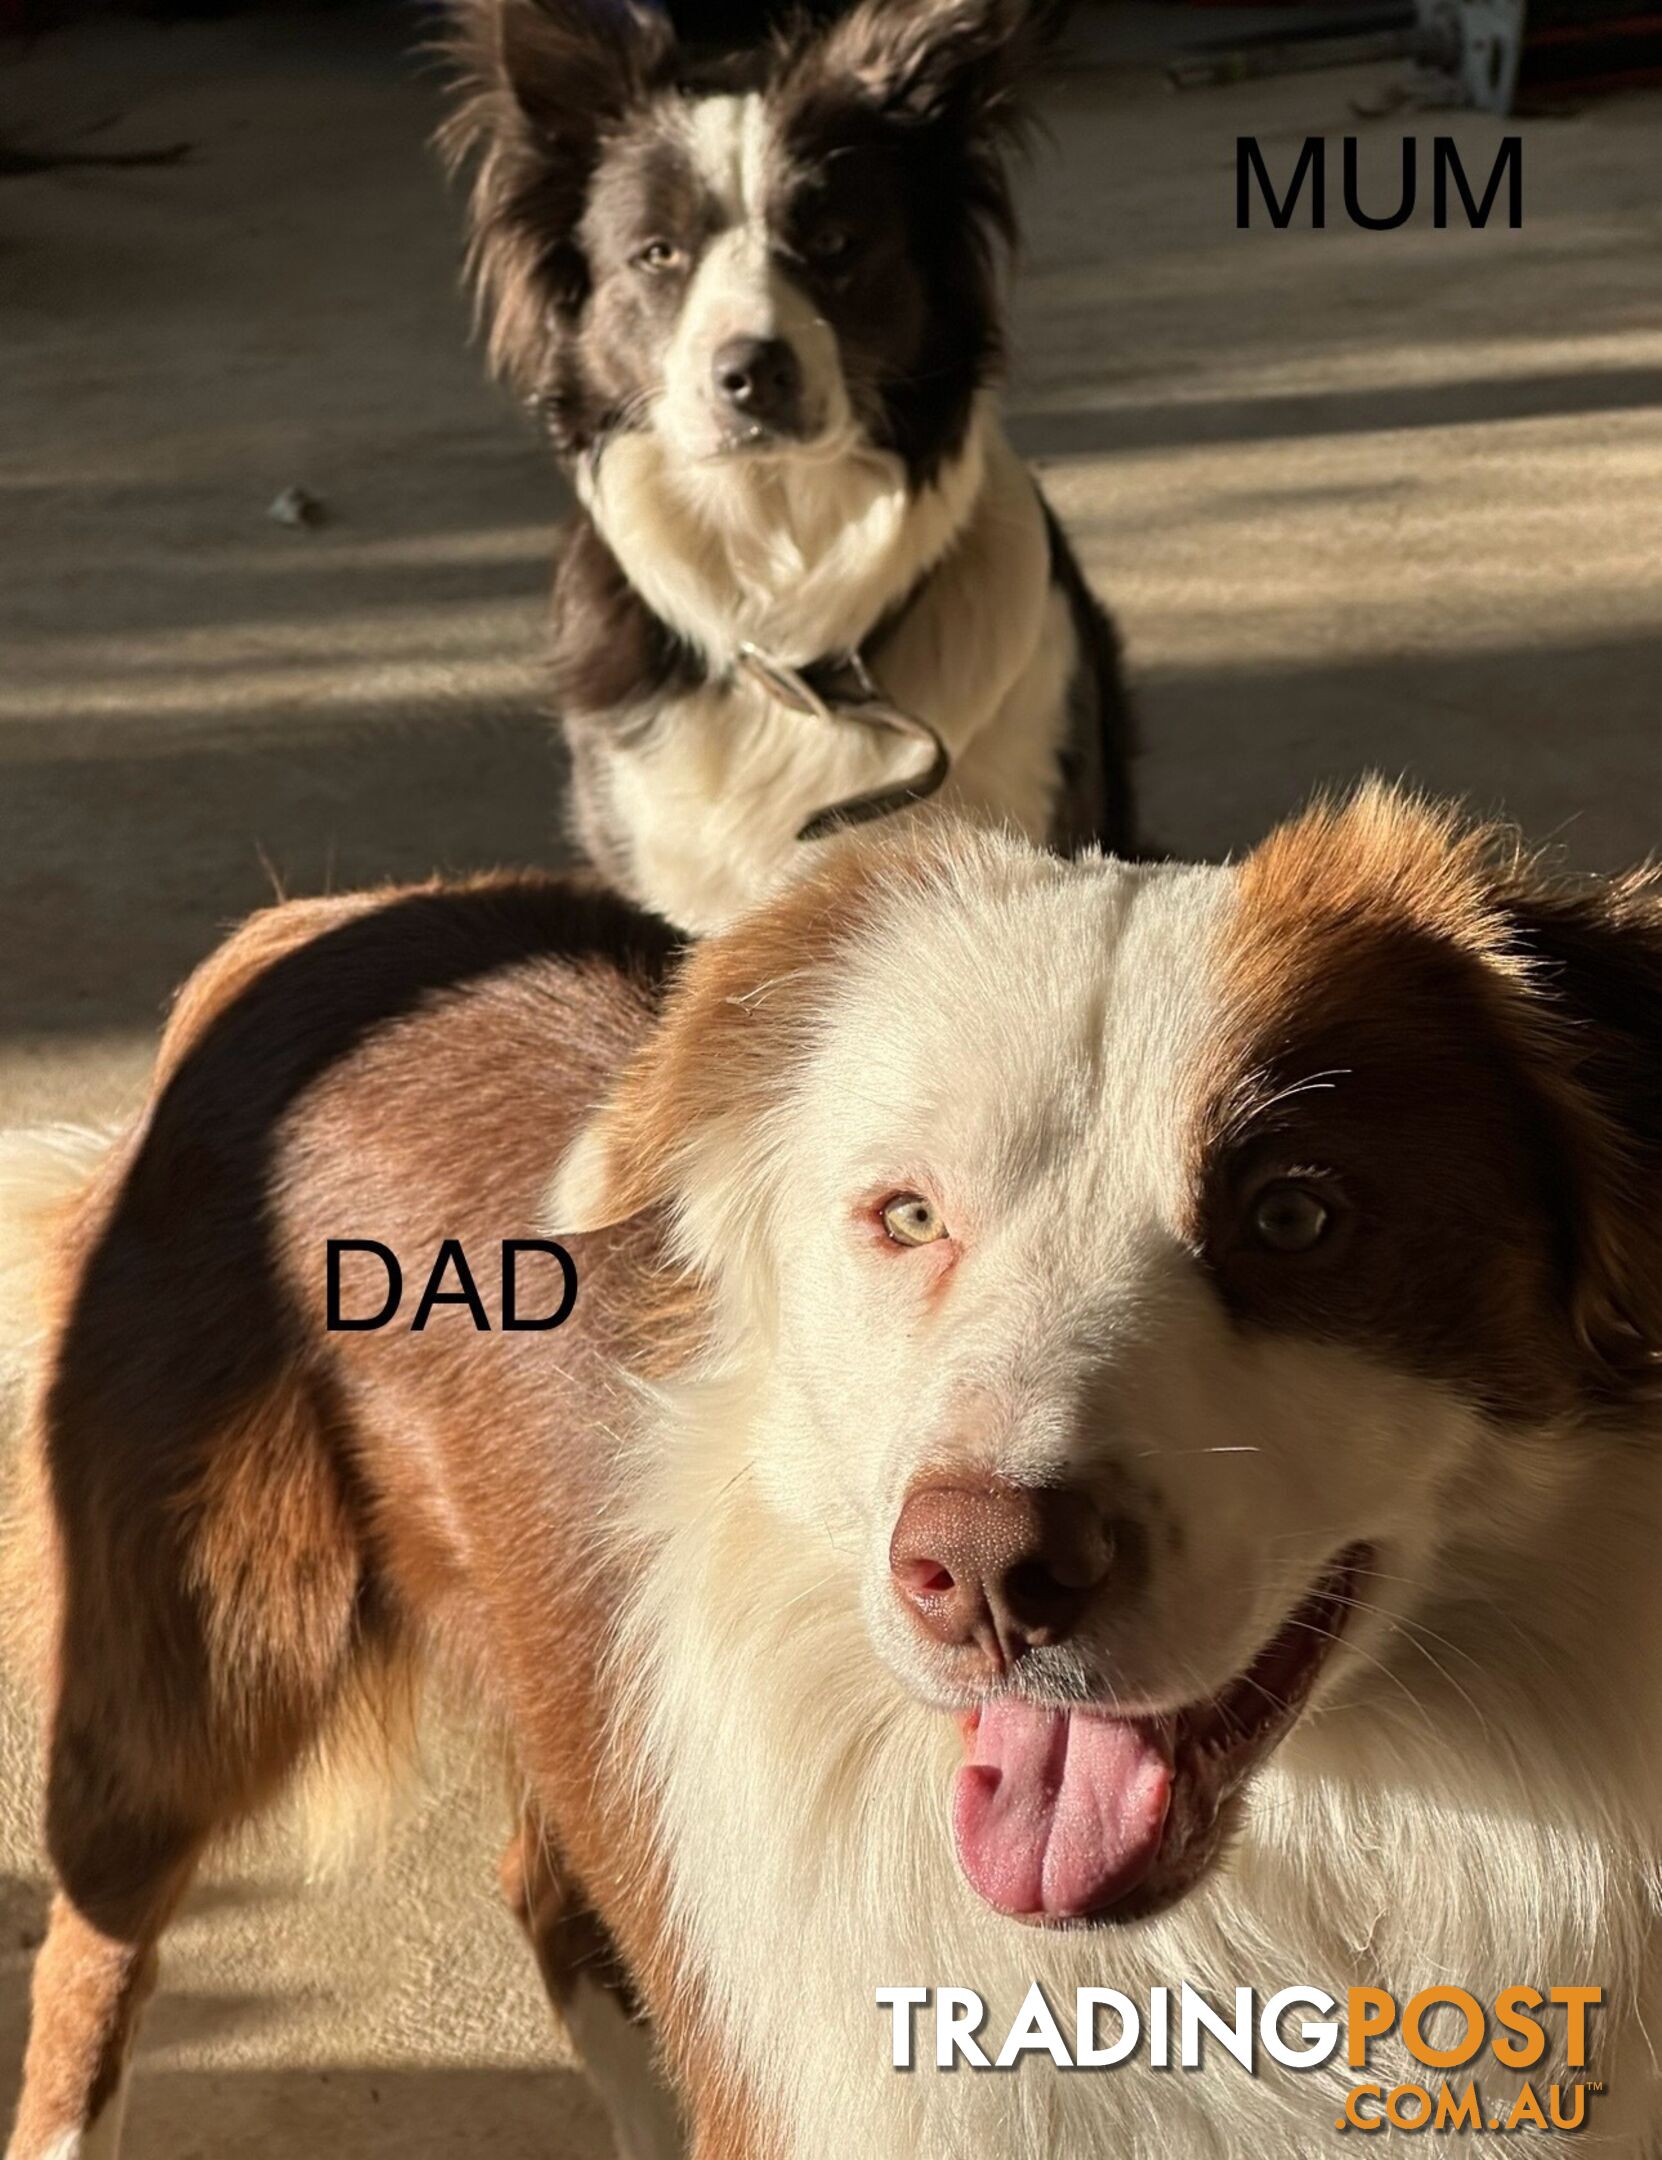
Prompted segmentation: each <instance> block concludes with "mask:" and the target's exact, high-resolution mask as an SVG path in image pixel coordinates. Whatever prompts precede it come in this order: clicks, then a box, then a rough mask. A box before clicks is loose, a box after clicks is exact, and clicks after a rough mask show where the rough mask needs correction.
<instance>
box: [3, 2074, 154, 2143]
mask: <svg viewBox="0 0 1662 2160" xmlns="http://www.w3.org/2000/svg"><path fill="white" fill-rule="evenodd" d="M131 2082H132V2078H131V2072H130V2071H129V2070H123V2072H122V2073H121V2083H120V2084H119V2085H118V2086H117V2088H116V2090H115V2093H114V2095H113V2096H112V2098H111V2099H110V2100H109V2102H108V2103H107V2105H106V2106H105V2108H104V2111H103V2113H102V2114H101V2115H100V2116H99V2118H98V2120H97V2121H96V2122H95V2123H94V2124H93V2125H92V2126H91V2128H90V2129H85V2130H81V2129H76V2130H66V2131H65V2132H64V2133H63V2135H62V2137H57V2138H54V2139H53V2140H52V2142H51V2144H50V2145H48V2146H46V2147H45V2149H44V2150H41V2149H39V2148H37V2149H36V2151H35V2152H33V2153H29V2154H26V2155H23V2156H21V2160H120V2154H121V2132H122V2126H123V2124H124V2123H125V2122H126V2119H127V2089H128V2086H129V2085H130V2084H131Z"/></svg>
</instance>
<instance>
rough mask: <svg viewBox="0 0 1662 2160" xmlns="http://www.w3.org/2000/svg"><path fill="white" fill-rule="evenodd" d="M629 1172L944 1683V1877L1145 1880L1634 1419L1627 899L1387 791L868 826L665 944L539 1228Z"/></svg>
mask: <svg viewBox="0 0 1662 2160" xmlns="http://www.w3.org/2000/svg"><path fill="white" fill-rule="evenodd" d="M661 1200H667V1201H668V1202H669V1203H670V1204H671V1206H672V1208H673V1209H674V1211H675V1219H676V1221H677V1223H678V1235H679V1237H680V1239H681V1241H682V1245H683V1247H684V1249H685V1251H686V1253H687V1254H688V1256H689V1257H690V1258H691V1259H692V1260H693V1261H695V1262H696V1264H698V1265H699V1266H700V1267H702V1268H703V1269H705V1270H706V1271H707V1273H708V1275H709V1276H710V1278H711V1280H712V1283H713V1286H714V1290H715V1294H716V1299H717V1304H718V1309H719V1311H720V1313H721V1315H722V1320H721V1328H722V1333H723V1335H724V1337H725V1340H726V1342H727V1344H728V1345H729V1348H730V1351H731V1354H732V1355H733V1356H735V1357H736V1358H738V1359H739V1360H740V1361H742V1362H743V1363H744V1364H745V1366H746V1367H747V1369H748V1370H750V1371H751V1372H752V1373H753V1374H754V1375H756V1380H757V1400H758V1401H760V1402H763V1403H765V1409H764V1410H760V1411H758V1413H757V1416H756V1422H755V1432H754V1435H753V1449H754V1465H753V1466H754V1471H755V1476H756V1479H757V1480H758V1481H759V1483H760V1486H761V1489H762V1491H763V1492H764V1494H765V1496H766V1502H767V1505H768V1506H769V1507H770V1508H771V1509H773V1510H774V1511H776V1513H777V1514H778V1516H779V1517H781V1518H782V1519H783V1520H784V1521H785V1522H786V1524H787V1525H788V1526H789V1527H790V1530H791V1532H793V1533H794V1534H796V1535H798V1536H799V1537H800V1539H801V1543H802V1552H803V1566H804V1570H805V1572H817V1571H819V1570H820V1568H821V1566H822V1562H823V1557H824V1555H825V1553H826V1551H827V1550H828V1549H829V1550H832V1551H834V1552H838V1553H844V1552H846V1553H849V1554H851V1555H854V1556H856V1558H855V1561H854V1563H853V1565H852V1567H851V1576H850V1581H849V1585H848V1594H849V1595H857V1596H858V1598H859V1600H860V1602H861V1605H862V1608H863V1613H864V1618H865V1623H866V1626H867V1629H868V1631H869V1636H870V1640H871V1643H872V1645H873V1647H874V1650H875V1653H876V1655H877V1657H878V1658H880V1659H881V1660H882V1661H883V1662H884V1663H885V1664H886V1665H887V1667H888V1669H889V1671H890V1672H891V1673H892V1675H893V1676H894V1679H895V1680H896V1681H897V1682H898V1683H899V1685H900V1686H901V1687H902V1688H904V1689H906V1690H909V1691H910V1692H911V1693H913V1694H914V1695H916V1696H919V1697H922V1698H924V1699H925V1700H927V1701H929V1702H932V1703H934V1704H936V1705H938V1706H939V1707H940V1709H941V1710H942V1711H943V1712H945V1713H948V1714H952V1715H956V1716H957V1717H958V1718H959V1719H960V1720H961V1721H962V1724H963V1727H964V1733H965V1744H966V1750H967V1759H966V1762H965V1766H964V1769H963V1771H962V1773H961V1776H960V1780H959V1785H958V1790H957V1794H956V1800H955V1828H956V1836H957V1843H958V1850H959V1855H960V1859H961V1861H962V1864H963V1867H964V1870H965V1872H966V1874H967V1875H968V1877H969V1879H970V1881H971V1882H972V1884H973V1885H974V1886H975V1888H976V1889H977V1890H979V1891H980V1892H981V1893H982V1895H983V1896H984V1897H985V1898H986V1899H988V1900H989V1901H990V1902H991V1903H992V1904H993V1905H994V1906H995V1907H997V1908H998V1909H1000V1910H1001V1911H1004V1912H1007V1913H1010V1914H1012V1915H1017V1916H1021V1917H1025V1918H1036V1919H1053V1920H1070V1919H1079V1918H1084V1917H1095V1916H1104V1915H1110V1914H1111V1915H1114V1916H1130V1915H1135V1914H1137V1913H1142V1912H1147V1911H1151V1910H1154V1909H1156V1908H1158V1907H1159V1906H1160V1905H1162V1904H1164V1903H1168V1902H1170V1901H1171V1900H1173V1899H1175V1898H1177V1897H1180V1896H1182V1895H1183V1894H1185V1893H1186V1892H1187V1891H1188V1890H1189V1889H1190V1888H1191V1887H1192V1886H1193V1885H1194V1883H1195V1882H1196V1881H1197V1880H1199V1878H1200V1877H1201V1875H1202V1874H1203V1873H1204V1872H1205V1870H1206V1869H1207V1867H1208V1866H1209V1865H1210V1863H1211V1861H1212V1860H1213V1858H1214V1856H1215V1855H1216V1853H1217V1852H1218V1850H1219V1849H1220V1846H1221V1844H1222V1842H1223V1840H1224V1838H1225V1836H1226V1834H1227V1831H1228V1829H1229V1827H1230V1824H1231V1820H1232V1818H1233V1815H1234V1812H1235V1803H1236V1798H1237V1795H1238V1794H1240V1793H1241V1792H1242V1790H1243V1789H1244V1787H1245V1786H1246V1784H1247V1782H1248V1781H1249V1780H1250V1778H1251V1777H1252V1775H1253V1774H1254V1772H1255V1770H1256V1769H1257V1768H1258V1766H1259V1765H1260V1764H1261V1763H1262V1762H1263V1760H1264V1758H1265V1757H1266V1755H1267V1754H1268V1753H1269V1751H1270V1750H1271V1749H1272V1748H1273V1747H1274V1746H1275V1745H1276V1743H1277V1742H1278V1741H1279V1740H1280V1739H1281V1738H1283V1736H1284V1735H1285V1734H1286V1733H1287V1732H1288V1730H1289V1729H1290V1728H1291V1727H1292V1725H1293V1724H1294V1722H1295V1721H1296V1720H1297V1719H1298V1718H1299V1717H1300V1715H1301V1714H1302V1712H1303V1711H1304V1710H1305V1708H1306V1707H1307V1705H1308V1704H1309V1703H1310V1702H1311V1700H1312V1699H1313V1698H1316V1697H1320V1698H1322V1699H1323V1700H1325V1701H1332V1700H1337V1699H1341V1698H1343V1697H1345V1696H1346V1695H1347V1693H1348V1694H1350V1695H1351V1696H1355V1695H1356V1694H1357V1693H1358V1692H1359V1691H1366V1690H1367V1689H1369V1688H1371V1687H1378V1688H1380V1689H1382V1690H1383V1692H1384V1694H1385V1695H1386V1696H1389V1695H1390V1694H1391V1693H1392V1691H1393V1690H1395V1691H1400V1690H1401V1688H1402V1687H1403V1686H1404V1685H1405V1684H1406V1685H1408V1686H1409V1687H1410V1688H1412V1686H1413V1685H1414V1684H1415V1683H1414V1679H1413V1674H1412V1670H1411V1669H1410V1673H1409V1678H1408V1680H1407V1682H1406V1683H1405V1681H1404V1679H1403V1674H1402V1670H1401V1659H1400V1657H1398V1655H1397V1650H1396V1646H1397V1644H1398V1643H1399V1642H1402V1641H1411V1640H1412V1639H1413V1631H1414V1629H1415V1627H1416V1624H1417V1616H1419V1624H1423V1616H1424V1615H1425V1614H1426V1613H1427V1611H1428V1610H1429V1609H1430V1608H1431V1607H1433V1606H1434V1605H1435V1603H1436V1601H1437V1600H1438V1599H1439V1598H1441V1597H1447V1596H1449V1595H1451V1594H1453V1593H1455V1592H1458V1593H1459V1594H1462V1595H1464V1596H1466V1597H1476V1598H1477V1599H1479V1600H1480V1601H1481V1600H1482V1599H1483V1598H1484V1596H1485V1595H1486V1594H1487V1587H1486V1586H1489V1587H1492V1586H1493V1585H1495V1584H1496V1583H1500V1584H1504V1583H1505V1580H1506V1576H1507V1572H1508V1571H1509V1570H1512V1571H1515V1570H1516V1568H1517V1566H1518V1561H1519V1555H1520V1554H1522V1553H1523V1552H1524V1551H1525V1550H1526V1549H1527V1548H1530V1544H1531V1541H1533V1549H1534V1550H1536V1551H1537V1552H1538V1551H1539V1550H1541V1549H1542V1547H1543V1544H1544V1543H1546V1542H1549V1541H1550V1534H1551V1522H1552V1514H1551V1510H1552V1509H1553V1507H1554V1505H1555V1504H1556V1496H1557V1495H1559V1493H1560V1491H1561V1486H1560V1484H1559V1480H1560V1479H1561V1478H1562V1476H1563V1475H1564V1474H1565V1469H1566V1465H1573V1462H1574V1459H1575V1456H1576V1453H1577V1448H1578V1444H1580V1443H1578V1440H1577V1434H1578V1432H1584V1431H1585V1430H1586V1428H1587V1427H1588V1426H1589V1425H1590V1424H1591V1423H1593V1422H1599V1421H1603V1422H1606V1423H1608V1422H1610V1421H1618V1422H1619V1421H1622V1420H1628V1421H1634V1420H1637V1419H1640V1418H1645V1417H1648V1418H1649V1419H1651V1420H1652V1421H1653V1422H1654V1418H1655V1410H1654V1407H1651V1408H1645V1407H1643V1406H1644V1405H1645V1404H1646V1403H1647V1402H1650V1403H1652V1404H1653V1403H1654V1390H1655V1386H1656V1383H1657V1380H1658V1377H1659V1372H1662V1367H1659V1364H1658V1357H1659V1345H1662V886H1659V885H1658V883H1657V882H1656V881H1654V880H1647V879H1643V878H1640V879H1635V880H1630V881H1627V882H1625V883H1609V882H1597V881H1590V882H1588V883H1586V884H1584V885H1567V884H1560V883H1554V882H1552V881H1550V880H1548V879H1546V878H1544V877H1542V876H1540V875H1538V874H1537V873H1536V872H1534V871H1533V870H1532V869H1531V868H1530V866H1529V865H1528V864H1527V863H1526V862H1524V861H1523V860H1522V859H1521V858H1519V857H1518V856H1517V855H1516V853H1515V852H1513V853H1508V852H1506V851H1505V850H1504V849H1503V848H1500V847H1498V846H1497V844H1496V843H1495V842H1494V841H1493V839H1492V838H1489V837H1485V836H1484V835H1481V834H1475V835H1474V834H1469V833H1466V832H1464V831H1462V830H1461V829H1460V828H1459V827H1458V826H1457V824H1456V823H1455V821H1454V820H1453V819H1452V818H1450V817H1447V816H1444V815H1440V814H1437V813H1433V812H1430V811H1427V810H1425V809H1423V808H1421V807H1418V806H1416V805H1414V804H1411V803H1408V802H1406V801H1403V800H1401V799H1399V798H1397V797H1394V796H1391V795H1389V794H1386V793H1384V792H1382V791H1370V792H1366V793H1364V794H1363V795H1361V796H1360V797H1358V798H1357V800H1356V801H1355V802H1353V803H1352V804H1350V805H1349V806H1348V807H1346V808H1344V809H1342V810H1331V809H1319V810H1317V811H1315V812H1313V813H1311V814H1310V815H1308V816H1306V817H1305V818H1303V819H1302V820H1300V821H1299V822H1297V823H1294V824H1293V825H1291V826H1289V827H1287V828H1285V829H1283V830H1282V831H1281V832H1279V833H1278V834H1276V835H1275V836H1274V837H1272V838H1271V839H1270V840H1269V841H1268V842H1267V843H1266V844H1265V845H1264V846H1263V847H1262V848H1260V849H1259V850H1258V851H1257V852H1256V853H1255V854H1254V855H1252V856H1250V857H1249V858H1247V859H1246V860H1245V862H1244V863H1242V864H1241V865H1239V866H1233V867H1226V868H1212V869H1189V868H1172V867H1159V868H1133V867H1128V866H1125V865H1122V864H1119V863H1115V862H1101V861H1085V862H1082V863H1065V862H1061V861H1057V860H1054V859H1051V858H1049V857H1047V856H1044V855H1041V854H1038V853H1035V852H1032V851H1029V850H1026V849H1024V848H1020V847H1018V846H1016V845H1015V844H1013V843H1006V842H1002V841H993V840H988V839H984V838H983V839H976V838H971V837H969V836H967V835H964V834H961V833H956V834H955V833H954V832H953V831H952V830H951V828H947V829H945V831H944V832H943V833H942V834H941V835H940V836H938V837H936V838H934V839H930V838H926V837H921V836H919V837H913V838H911V839H909V840H908V839H906V838H904V837H899V836H897V837H894V838H890V839H888V840H879V841H877V842H867V843H864V844H857V843H856V844H851V845H849V846H848V847H847V848H846V849H845V850H844V851H843V852H841V853H840V854H839V855H837V856H836V857H834V858H833V860H832V861H831V862H830V863H829V864H828V865H827V867H826V868H825V869H824V870H823V871H822V872H820V873H819V874H817V875H816V876H815V877H814V879H813V880H812V881H810V882H808V883H806V884H804V885H803V886H801V887H800V888H798V889H796V890H794V891H793V892H791V893H789V894H787V895H786V896H785V897H784V898H782V899H781V900H780V901H779V902H777V903H776V904H775V905H774V906H773V907H771V908H770V909H768V910H765V911H763V912H762V913H760V914H758V915H757V916H755V917H754V918H752V919H751V920H750V921H748V922H747V923H745V924H743V925H741V926H740V927H739V928H737V929H735V930H734V931H733V932H731V933H730V934H728V935H727V936H725V937H723V938H720V939H716V940H713V941H712V942H711V943H710V944H708V945H707V946H705V947H703V948H702V949H700V950H699V951H697V952H696V953H695V954H694V956H693V957H692V959H691V960H690V962H689V964H688V967H687V971H686V975H685V979H684V982H683V984H682V986H681V989H680V992H679V994H678V996H677V998H676V1000H675V1002H674V1005H673V1007H672V1009H671V1011H670V1014H669V1017H668V1019H667V1021H666V1024H665V1026H664V1028H663V1030H662V1033H661V1034H660V1035H659V1036H658V1037H657V1038H656V1039H655V1041H654V1042H653V1043H652V1045H651V1046H650V1047H649V1048H648V1049H647V1051H646V1052H645V1053H644V1055H643V1056H642V1057H641V1059H640V1061H639V1063H638V1064H637V1065H636V1066H635V1067H634V1068H633V1069H632V1070H631V1071H630V1072H628V1073H627V1074H626V1075H625V1076H624V1078H623V1080H622V1082H621V1084H620V1087H619V1090H618V1093H617V1094H616V1096H615V1098H614V1099H613V1101H612V1102H611V1103H610V1104H609V1105H608V1106H607V1107H606V1108H605V1109H603V1110H602V1111H601V1112H600V1113H599V1115H598V1116H597V1118H596V1120H595V1121H594V1123H593V1124H592V1125H591V1126H590V1127H589V1128H588V1129H587V1131H586V1133H585V1135H584V1137H583V1138H582V1139H581V1140H580V1141H579V1142H578V1144H577V1147H576V1149H575V1151H574V1152H573V1154H572V1156H571V1157H570V1158H569V1159H568V1160H567V1162H566V1164H565V1165H564V1167H563V1169H562V1171H561V1173H560V1176H559V1179H558V1182H557V1186H556V1190H555V1195H554V1201H553V1208H552V1212H553V1216H554V1219H555V1221H556V1223H557V1225H558V1227H560V1228H561V1229H564V1230H571V1229H583V1228H587V1227H591V1226H594V1225H597V1224H599V1223H602V1222H606V1221H610V1220H613V1219H615V1218H617V1217H620V1216H623V1215H626V1214H628V1213H631V1212H633V1211H634V1210H636V1209H637V1208H639V1207H641V1206H643V1205H646V1204H648V1203H650V1202H654V1201H661ZM1485 1571H1487V1573H1486V1572H1485ZM1387 1658H1391V1659H1394V1660H1395V1662H1396V1663H1397V1665H1398V1670H1396V1671H1394V1672H1391V1673H1389V1674H1387V1675H1383V1676H1382V1675H1381V1674H1380V1673H1379V1670H1378V1668H1379V1666H1380V1664H1381V1662H1382V1660H1385V1659H1387Z"/></svg>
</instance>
